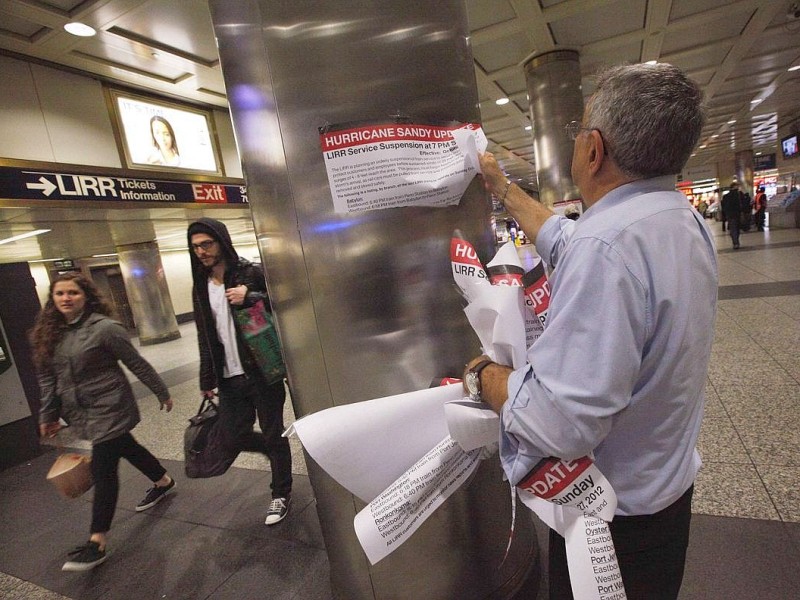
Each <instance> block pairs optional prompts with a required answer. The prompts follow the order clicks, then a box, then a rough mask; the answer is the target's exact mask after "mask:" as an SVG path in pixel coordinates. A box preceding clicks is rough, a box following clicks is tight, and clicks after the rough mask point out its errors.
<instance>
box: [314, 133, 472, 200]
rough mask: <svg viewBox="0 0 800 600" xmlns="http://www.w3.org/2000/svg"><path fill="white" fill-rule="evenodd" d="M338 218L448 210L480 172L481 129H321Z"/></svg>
mask: <svg viewBox="0 0 800 600" xmlns="http://www.w3.org/2000/svg"><path fill="white" fill-rule="evenodd" d="M320 144H321V146H322V153H323V156H324V158H325V168H326V170H327V172H328V183H329V184H330V188H331V196H332V197H333V206H334V210H335V211H336V212H337V213H354V212H362V211H366V210H379V209H384V208H398V207H401V206H428V207H440V206H452V205H455V204H458V203H459V202H460V201H461V196H462V195H463V194H464V192H465V191H466V189H467V187H468V186H469V184H470V182H471V181H472V179H473V178H474V177H475V175H476V174H477V173H479V172H480V171H479V167H478V153H479V152H483V151H484V150H485V149H486V145H487V141H486V137H485V136H484V135H483V130H482V129H481V128H480V125H477V124H474V123H467V124H464V123H458V124H450V125H422V124H412V123H395V122H388V123H380V124H370V125H352V124H350V125H348V126H341V127H338V128H336V127H330V126H329V127H324V128H320Z"/></svg>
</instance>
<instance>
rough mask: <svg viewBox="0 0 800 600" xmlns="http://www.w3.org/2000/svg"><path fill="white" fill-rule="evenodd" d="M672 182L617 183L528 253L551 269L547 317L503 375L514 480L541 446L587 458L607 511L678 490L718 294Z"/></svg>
mask: <svg viewBox="0 0 800 600" xmlns="http://www.w3.org/2000/svg"><path fill="white" fill-rule="evenodd" d="M674 181H675V178H674V177H672V176H669V177H658V178H653V179H646V180H641V181H636V182H633V183H628V184H625V185H623V186H620V187H618V188H616V189H614V190H612V191H611V192H609V193H608V194H606V195H605V196H604V197H603V198H602V199H600V200H599V201H598V202H596V203H595V204H594V205H593V206H592V207H591V208H589V210H587V211H586V212H585V213H584V214H583V216H581V218H580V219H579V220H578V221H571V220H569V219H566V218H563V217H558V216H553V217H550V219H548V220H547V222H546V223H545V224H544V226H543V227H542V228H541V230H540V231H539V234H538V236H537V237H536V249H537V251H538V252H539V254H540V255H541V256H542V258H543V260H544V261H545V262H546V263H547V264H548V265H550V267H551V268H553V269H555V270H554V271H553V273H552V275H551V278H550V284H551V286H552V287H551V290H552V296H551V299H550V310H549V314H548V321H547V324H546V327H545V330H544V333H543V334H542V335H541V337H540V338H539V339H538V340H537V341H536V342H535V343H534V344H533V345H532V346H531V347H530V348H529V349H528V364H527V365H526V366H525V367H524V368H522V369H518V370H516V371H514V372H513V373H512V374H511V377H510V378H509V380H508V401H507V402H506V403H505V405H504V407H503V410H502V413H501V423H502V425H501V440H500V455H501V460H502V463H503V468H504V470H505V472H506V474H507V475H508V477H509V480H510V481H511V482H512V483H514V484H516V483H517V482H519V480H520V479H521V478H522V477H523V476H524V475H526V474H527V473H528V471H530V469H531V468H533V466H534V465H535V464H536V463H537V462H538V461H539V460H540V459H541V458H542V457H546V456H558V457H560V458H564V459H575V458H579V457H581V456H584V455H586V454H589V453H593V454H594V458H595V461H596V463H597V466H598V467H599V468H600V470H601V471H602V472H603V473H604V474H605V476H606V477H607V478H608V480H609V482H610V483H611V485H612V486H613V487H614V490H615V491H616V493H617V497H618V500H619V503H618V508H617V514H618V515H644V514H652V513H654V512H657V511H659V510H662V509H663V508H666V507H667V506H669V505H670V504H672V503H673V502H674V501H675V500H677V499H678V498H679V497H680V496H681V495H682V494H683V493H684V492H685V491H686V490H687V489H688V488H689V486H691V485H692V483H693V482H694V479H695V477H696V475H697V471H698V469H699V468H700V457H699V455H698V454H697V451H696V449H695V445H696V442H697V437H698V434H699V433H700V423H701V420H702V416H703V405H704V401H705V398H704V387H705V381H706V372H707V368H708V362H709V357H710V354H711V344H712V341H713V336H714V317H715V313H716V300H717V285H718V284H717V263H716V252H715V246H714V243H713V238H712V235H711V233H710V231H709V230H708V227H707V226H706V224H705V222H704V221H703V219H702V217H701V216H700V215H699V214H698V213H697V211H696V210H694V209H693V208H692V206H691V205H690V204H689V202H688V200H687V199H686V197H685V196H684V195H683V194H681V193H680V192H676V191H674Z"/></svg>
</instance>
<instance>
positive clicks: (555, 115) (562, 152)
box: [524, 50, 583, 206]
mask: <svg viewBox="0 0 800 600" xmlns="http://www.w3.org/2000/svg"><path fill="white" fill-rule="evenodd" d="M524 69H525V80H526V82H527V84H528V98H529V100H528V101H529V102H530V111H531V121H532V122H533V146H534V150H535V152H536V175H537V177H538V179H539V199H540V200H541V201H542V202H543V203H544V204H545V205H546V206H553V205H554V204H558V203H561V202H567V201H571V200H580V197H581V193H580V191H579V190H578V188H577V186H576V185H575V184H574V183H573V181H572V175H571V174H570V167H571V166H572V149H573V142H572V140H570V139H569V138H568V137H567V135H566V133H565V132H564V126H565V125H566V124H567V123H569V122H570V121H580V120H581V118H582V117H583V95H582V94H581V67H580V61H579V55H578V53H577V52H576V51H574V50H554V51H552V52H545V53H543V54H537V55H534V56H532V57H531V58H529V59H527V60H526V61H525V64H524Z"/></svg>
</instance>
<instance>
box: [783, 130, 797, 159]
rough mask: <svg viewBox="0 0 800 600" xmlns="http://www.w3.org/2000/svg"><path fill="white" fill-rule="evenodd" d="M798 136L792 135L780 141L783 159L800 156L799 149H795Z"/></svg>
mask: <svg viewBox="0 0 800 600" xmlns="http://www.w3.org/2000/svg"><path fill="white" fill-rule="evenodd" d="M797 138H798V134H796V133H795V134H792V135H790V136H787V137H785V138H783V139H782V140H781V150H782V151H783V158H795V157H796V156H800V149H798V147H797Z"/></svg>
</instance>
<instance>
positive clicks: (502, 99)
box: [494, 98, 511, 106]
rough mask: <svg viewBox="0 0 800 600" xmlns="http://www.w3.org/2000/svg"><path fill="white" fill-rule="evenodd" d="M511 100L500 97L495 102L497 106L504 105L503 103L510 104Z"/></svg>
mask: <svg viewBox="0 0 800 600" xmlns="http://www.w3.org/2000/svg"><path fill="white" fill-rule="evenodd" d="M509 102H511V101H510V100H509V99H508V98H498V99H497V100H495V101H494V103H495V104H497V106H503V104H508V103H509Z"/></svg>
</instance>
